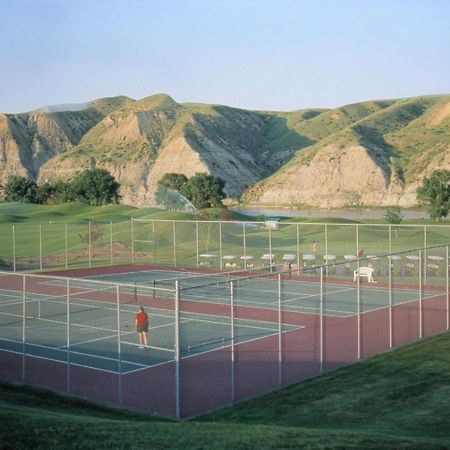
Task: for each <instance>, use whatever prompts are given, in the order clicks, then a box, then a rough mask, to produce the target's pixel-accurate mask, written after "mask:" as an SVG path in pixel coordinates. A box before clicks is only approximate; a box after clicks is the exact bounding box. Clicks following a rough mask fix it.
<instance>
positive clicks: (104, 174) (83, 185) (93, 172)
mask: <svg viewBox="0 0 450 450" xmlns="http://www.w3.org/2000/svg"><path fill="white" fill-rule="evenodd" d="M119 188H120V184H119V183H118V182H117V181H116V180H115V178H114V177H113V176H112V175H111V174H110V173H109V172H108V171H107V170H105V169H97V168H95V169H87V170H85V171H83V172H81V173H79V174H78V175H77V176H75V178H74V179H73V180H72V182H71V183H70V196H71V197H72V199H73V200H75V201H80V202H82V203H89V204H90V205H96V206H101V205H107V204H109V203H119V200H120V195H119Z"/></svg>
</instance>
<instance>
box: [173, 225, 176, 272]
mask: <svg viewBox="0 0 450 450" xmlns="http://www.w3.org/2000/svg"><path fill="white" fill-rule="evenodd" d="M172 224H173V265H174V266H175V267H176V266H177V230H176V221H175V220H174V221H172Z"/></svg>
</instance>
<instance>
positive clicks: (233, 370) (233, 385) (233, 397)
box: [230, 281, 236, 403]
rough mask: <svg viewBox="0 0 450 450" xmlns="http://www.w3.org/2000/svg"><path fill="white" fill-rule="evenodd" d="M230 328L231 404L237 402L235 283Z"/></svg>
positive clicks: (231, 294) (231, 286) (231, 299)
mask: <svg viewBox="0 0 450 450" xmlns="http://www.w3.org/2000/svg"><path fill="white" fill-rule="evenodd" d="M230 326H231V330H230V332H231V402H232V403H234V402H235V401H236V367H235V353H234V281H231V282H230Z"/></svg>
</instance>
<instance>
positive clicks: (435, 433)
mask: <svg viewBox="0 0 450 450" xmlns="http://www.w3.org/2000/svg"><path fill="white" fill-rule="evenodd" d="M449 424H450V333H447V334H445V335H442V336H438V337H435V338H433V339H428V340H426V341H423V342H421V343H417V344H414V345H411V346H408V347H405V348H402V349H398V350H395V351H393V352H390V353H387V354H384V355H379V356H376V357H373V358H371V359H368V360H366V361H363V362H361V363H358V364H355V365H352V366H348V367H346V368H343V369H340V370H337V371H335V372H332V373H329V374H325V375H323V376H321V377H318V378H315V379H311V380H308V381H306V382H303V383H300V384H297V385H294V386H291V387H289V388H286V389H284V390H282V391H279V392H275V393H272V394H269V395H266V396H262V397H260V398H257V399H254V400H251V401H248V402H244V403H241V404H240V405H237V406H234V407H230V408H226V409H224V410H222V411H217V412H215V413H212V414H208V415H205V416H203V417H200V418H197V419H195V420H193V421H185V422H180V423H176V422H173V421H169V420H164V419H160V418H154V417H150V416H147V415H144V414H136V413H130V412H127V411H118V410H113V409H108V408H102V407H99V406H96V405H93V404H90V403H88V402H83V401H79V400H72V399H68V398H64V397H59V396H57V395H54V394H50V393H48V392H42V391H36V390H32V389H21V388H18V387H16V386H11V385H0V442H1V443H2V444H1V446H2V448H11V449H18V448H34V449H38V448H42V449H61V448H65V449H74V448H83V449H91V448H92V449H100V448H108V449H116V448H117V449H118V448H126V449H134V448H136V449H137V448H139V449H142V448H146V449H147V448H190V449H191V448H195V449H200V448H202V449H230V448H236V449H238V448H241V449H244V448H245V449H253V448H254V449H266V448H267V449H269V448H321V449H323V448H377V449H379V448H392V449H398V448H422V449H445V448H450V426H449Z"/></svg>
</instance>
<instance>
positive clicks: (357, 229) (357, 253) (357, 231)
mask: <svg viewBox="0 0 450 450" xmlns="http://www.w3.org/2000/svg"><path fill="white" fill-rule="evenodd" d="M355 228H356V255H357V257H358V258H359V225H358V224H356V225H355Z"/></svg>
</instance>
